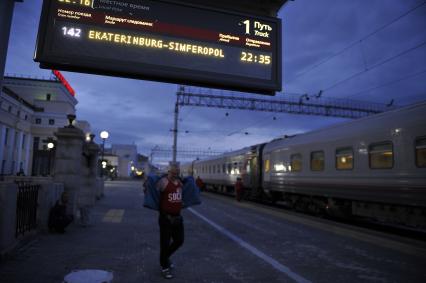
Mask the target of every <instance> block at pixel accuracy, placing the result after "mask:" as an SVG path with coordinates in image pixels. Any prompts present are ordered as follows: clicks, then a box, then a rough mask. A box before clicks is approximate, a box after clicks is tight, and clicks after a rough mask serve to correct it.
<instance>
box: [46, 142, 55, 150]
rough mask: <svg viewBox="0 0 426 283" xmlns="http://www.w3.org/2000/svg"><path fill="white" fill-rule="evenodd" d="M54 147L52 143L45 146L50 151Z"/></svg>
mask: <svg viewBox="0 0 426 283" xmlns="http://www.w3.org/2000/svg"><path fill="white" fill-rule="evenodd" d="M54 147H55V145H54V144H53V142H49V143H48V144H47V148H48V149H52V148H54Z"/></svg>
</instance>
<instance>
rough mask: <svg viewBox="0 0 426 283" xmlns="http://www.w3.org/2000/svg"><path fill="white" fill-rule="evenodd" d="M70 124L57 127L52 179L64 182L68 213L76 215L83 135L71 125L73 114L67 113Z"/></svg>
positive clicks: (80, 176) (80, 177) (80, 181)
mask: <svg viewBox="0 0 426 283" xmlns="http://www.w3.org/2000/svg"><path fill="white" fill-rule="evenodd" d="M68 117H69V118H68V119H69V120H70V125H69V126H66V127H64V128H60V129H58V131H57V132H56V133H55V136H56V138H57V145H56V155H55V168H54V178H53V179H54V181H55V182H59V183H63V184H64V191H65V192H67V193H68V194H69V203H68V209H69V210H68V213H72V214H73V215H76V211H77V201H78V195H79V192H80V187H81V184H82V170H81V164H82V158H83V143H84V140H85V136H84V133H83V131H82V130H80V129H78V128H76V127H74V126H72V121H73V120H74V119H75V115H68Z"/></svg>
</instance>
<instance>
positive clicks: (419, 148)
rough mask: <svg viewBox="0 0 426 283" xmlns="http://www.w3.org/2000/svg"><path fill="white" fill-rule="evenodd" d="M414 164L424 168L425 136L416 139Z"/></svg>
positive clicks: (425, 154)
mask: <svg viewBox="0 0 426 283" xmlns="http://www.w3.org/2000/svg"><path fill="white" fill-rule="evenodd" d="M416 165H417V167H420V168H426V137H422V138H419V139H417V140H416Z"/></svg>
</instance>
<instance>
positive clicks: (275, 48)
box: [34, 0, 282, 94]
mask: <svg viewBox="0 0 426 283" xmlns="http://www.w3.org/2000/svg"><path fill="white" fill-rule="evenodd" d="M34 60H35V61H37V62H40V66H41V67H42V68H55V69H60V70H68V71H76V72H86V73H95V74H102V75H110V76H122V77H130V78H141V79H148V80H156V81H164V82H172V83H181V84H190V85H191V84H192V85H200V86H206V87H219V88H224V89H233V90H242V91H249V92H257V93H262V94H274V93H275V91H279V90H281V81H282V78H281V61H282V59H281V20H280V19H277V18H272V17H266V18H265V17H258V16H250V15H246V14H239V13H235V12H229V11H222V10H216V9H210V8H205V7H199V6H190V5H186V4H181V3H176V2H169V1H144V0H121V1H119V0H45V1H44V3H43V11H42V15H41V20H40V27H39V34H38V40H37V48H36V52H35V59H34Z"/></svg>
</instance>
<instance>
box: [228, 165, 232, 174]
mask: <svg viewBox="0 0 426 283" xmlns="http://www.w3.org/2000/svg"><path fill="white" fill-rule="evenodd" d="M231 172H232V164H231V163H228V174H231Z"/></svg>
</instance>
